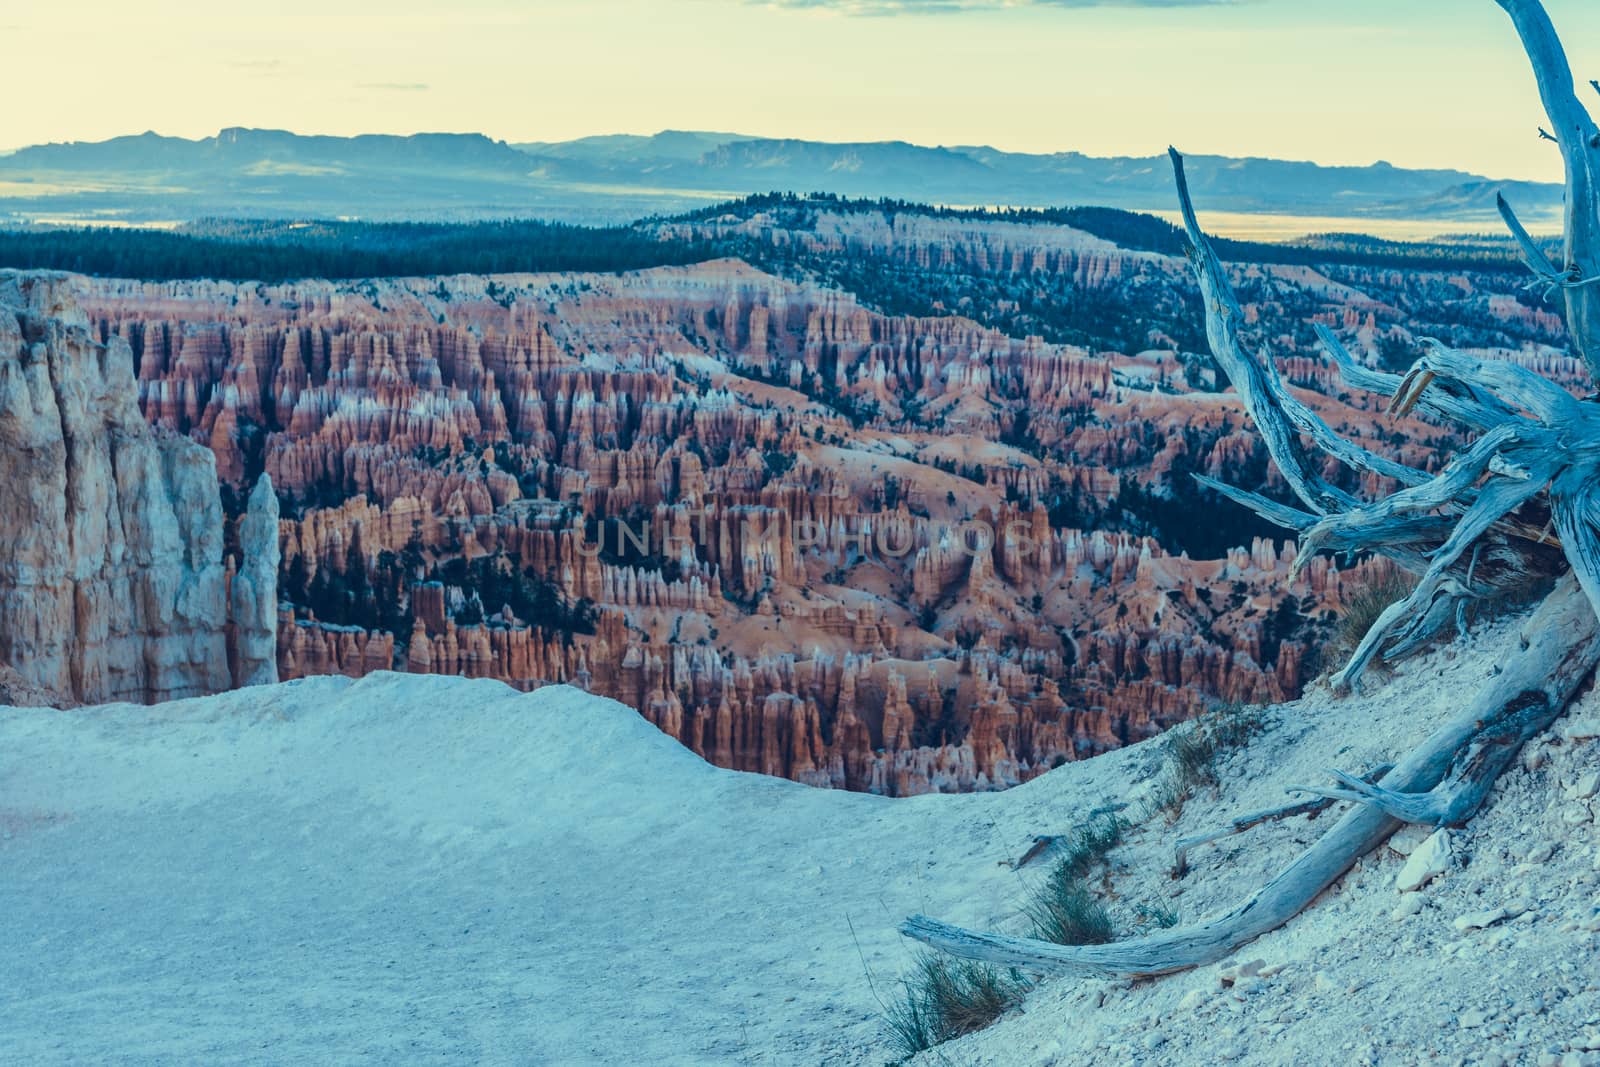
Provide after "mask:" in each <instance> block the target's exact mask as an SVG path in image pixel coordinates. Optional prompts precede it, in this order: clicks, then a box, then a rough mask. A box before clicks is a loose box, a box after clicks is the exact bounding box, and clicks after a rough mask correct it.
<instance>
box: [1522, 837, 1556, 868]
mask: <svg viewBox="0 0 1600 1067" xmlns="http://www.w3.org/2000/svg"><path fill="white" fill-rule="evenodd" d="M1555 851H1556V846H1554V845H1552V844H1551V843H1550V842H1548V841H1535V842H1534V843H1533V844H1531V845H1529V846H1528V849H1527V851H1525V852H1524V853H1523V854H1522V862H1523V863H1544V862H1546V861H1548V860H1549V859H1550V857H1551V856H1553V855H1555Z"/></svg>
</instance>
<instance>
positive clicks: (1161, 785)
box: [1146, 704, 1266, 819]
mask: <svg viewBox="0 0 1600 1067" xmlns="http://www.w3.org/2000/svg"><path fill="white" fill-rule="evenodd" d="M1265 726H1266V715H1265V713H1264V711H1263V710H1262V709H1261V708H1259V707H1255V706H1253V705H1249V704H1224V705H1222V706H1221V707H1217V708H1213V709H1211V710H1210V711H1207V712H1204V713H1202V714H1200V715H1198V716H1196V717H1195V718H1194V719H1192V720H1190V721H1189V722H1187V723H1185V724H1183V725H1182V726H1177V727H1174V728H1173V729H1172V731H1171V732H1169V733H1168V734H1167V738H1166V742H1165V748H1166V757H1165V760H1164V766H1163V768H1162V770H1161V775H1160V777H1159V778H1158V779H1157V780H1156V783H1155V785H1154V786H1153V787H1152V789H1151V792H1150V796H1149V799H1148V800H1147V802H1146V803H1147V804H1148V810H1149V814H1151V815H1155V814H1165V815H1166V816H1167V817H1168V818H1169V819H1176V818H1177V817H1178V815H1179V813H1181V812H1182V811H1183V805H1184V802H1185V801H1186V800H1188V799H1189V797H1190V796H1192V795H1193V794H1194V791H1195V790H1196V789H1198V788H1200V787H1201V786H1214V785H1216V784H1217V760H1218V758H1219V757H1221V756H1222V755H1224V754H1225V753H1228V752H1231V751H1233V750H1235V749H1239V748H1243V747H1244V745H1245V744H1246V743H1247V742H1248V741H1249V740H1250V738H1252V737H1254V736H1255V735H1256V734H1258V733H1260V732H1261V730H1262V729H1263V728H1264V727H1265Z"/></svg>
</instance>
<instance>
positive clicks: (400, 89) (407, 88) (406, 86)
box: [356, 82, 432, 93]
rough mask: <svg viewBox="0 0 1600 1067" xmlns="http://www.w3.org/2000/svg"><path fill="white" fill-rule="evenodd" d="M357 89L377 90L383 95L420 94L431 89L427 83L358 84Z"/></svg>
mask: <svg viewBox="0 0 1600 1067" xmlns="http://www.w3.org/2000/svg"><path fill="white" fill-rule="evenodd" d="M356 88H357V89H377V90H378V91H380V92H385V93H421V92H426V91H427V90H428V89H430V88H432V86H430V85H429V84H428V83H427V82H358V83H356Z"/></svg>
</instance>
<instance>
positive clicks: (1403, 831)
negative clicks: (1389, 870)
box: [1389, 826, 1428, 856]
mask: <svg viewBox="0 0 1600 1067" xmlns="http://www.w3.org/2000/svg"><path fill="white" fill-rule="evenodd" d="M1427 836H1428V831H1427V830H1425V829H1423V828H1422V827H1420V826H1404V827H1401V828H1400V829H1399V830H1396V831H1395V832H1394V833H1393V834H1391V835H1389V850H1390V851H1391V852H1398V853H1399V854H1400V855H1402V856H1409V855H1411V854H1412V853H1413V852H1415V851H1416V850H1417V846H1418V845H1420V844H1422V842H1423V841H1424V840H1426V839H1427Z"/></svg>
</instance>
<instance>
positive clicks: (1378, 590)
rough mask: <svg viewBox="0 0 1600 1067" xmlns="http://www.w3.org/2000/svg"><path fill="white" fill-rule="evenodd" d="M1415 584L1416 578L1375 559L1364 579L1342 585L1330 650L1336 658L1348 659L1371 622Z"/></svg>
mask: <svg viewBox="0 0 1600 1067" xmlns="http://www.w3.org/2000/svg"><path fill="white" fill-rule="evenodd" d="M1416 587H1417V580H1416V579H1415V578H1414V577H1412V576H1411V575H1409V574H1407V573H1406V572H1405V571H1403V570H1401V569H1400V568H1399V567H1396V566H1394V565H1393V564H1387V563H1375V564H1373V569H1372V570H1371V571H1370V572H1368V575H1367V578H1366V580H1365V581H1361V582H1351V583H1349V584H1347V585H1346V586H1345V589H1344V596H1343V597H1342V598H1341V599H1342V601H1343V603H1342V604H1341V605H1340V606H1341V608H1342V609H1343V610H1342V611H1341V612H1340V614H1339V623H1338V626H1337V628H1336V629H1335V630H1334V634H1333V644H1332V652H1333V657H1334V659H1335V660H1340V661H1342V660H1344V659H1347V658H1348V657H1349V655H1350V653H1352V652H1354V651H1355V650H1356V647H1357V646H1358V645H1360V644H1361V639H1362V638H1364V637H1366V636H1367V632H1368V631H1369V630H1371V629H1372V624H1373V623H1375V622H1377V621H1378V616H1379V615H1382V614H1383V613H1384V611H1385V609H1387V608H1388V607H1389V605H1390V604H1393V603H1395V602H1397V601H1400V600H1404V599H1405V598H1406V597H1408V596H1410V595H1411V591H1412V590H1413V589H1415V588H1416Z"/></svg>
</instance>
